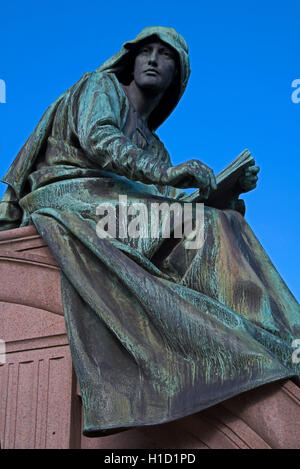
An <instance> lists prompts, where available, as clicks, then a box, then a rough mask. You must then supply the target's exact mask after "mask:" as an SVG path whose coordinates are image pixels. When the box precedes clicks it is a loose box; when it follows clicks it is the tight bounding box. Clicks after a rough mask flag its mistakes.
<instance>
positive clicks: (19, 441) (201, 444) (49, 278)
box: [0, 227, 300, 449]
mask: <svg viewBox="0 0 300 469" xmlns="http://www.w3.org/2000/svg"><path fill="white" fill-rule="evenodd" d="M0 278H1V287H0V339H1V340H4V342H5V346H6V354H5V362H3V363H1V361H0V441H1V448H7V449H8V448H17V449H21V448H26V449H29V448H37V449H43V448H61V449H64V448H65V449H66V448H103V449H125V448H131V449H132V448H133V449H138V448H148V449H163V448H164V449H171V448H175V449H186V448H189V449H193V448H194V449H206V448H212V449H221V448H228V449H234V448H235V449H248V448H256V449H263V448H300V388H299V387H297V386H296V385H295V384H294V383H293V382H291V381H287V382H277V383H273V384H270V385H266V386H262V387H261V388H258V389H255V390H253V391H250V392H247V393H243V394H241V395H239V396H237V397H235V398H233V399H230V400H228V401H226V402H223V403H222V404H219V405H217V406H214V407H212V408H210V409H207V410H205V411H203V412H200V413H198V414H195V415H192V416H189V417H186V418H184V419H180V420H178V421H176V422H171V423H168V424H164V425H156V426H151V427H141V428H137V429H131V430H128V431H125V432H122V433H118V434H115V435H111V436H107V437H104V438H86V437H84V436H82V431H81V425H82V408H81V399H80V393H79V392H78V388H77V383H76V377H75V374H74V371H73V367H72V360H71V354H70V349H69V345H68V340H67V336H66V330H65V322H64V317H63V310H62V300H61V289H60V269H59V267H58V265H57V263H56V261H55V260H54V258H53V256H52V254H51V252H50V250H49V249H48V247H47V246H46V244H45V242H44V241H43V239H42V238H41V237H40V236H39V235H38V233H37V232H36V230H35V228H34V227H26V228H19V229H17V230H10V231H5V232H0ZM0 358H1V359H2V361H4V360H3V356H2V355H0Z"/></svg>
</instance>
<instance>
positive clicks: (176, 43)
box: [97, 26, 190, 130]
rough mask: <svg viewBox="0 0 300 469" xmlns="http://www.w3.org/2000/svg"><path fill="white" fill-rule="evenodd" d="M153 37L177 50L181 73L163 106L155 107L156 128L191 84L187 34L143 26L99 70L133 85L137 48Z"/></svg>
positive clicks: (152, 118) (151, 122)
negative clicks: (134, 52)
mask: <svg viewBox="0 0 300 469" xmlns="http://www.w3.org/2000/svg"><path fill="white" fill-rule="evenodd" d="M152 36H155V37H158V38H159V39H160V40H161V41H163V42H165V43H166V44H168V45H169V46H171V47H172V48H173V49H174V50H175V52H176V55H177V58H178V65H179V74H178V76H177V79H176V81H175V82H174V83H172V85H171V86H170V87H169V88H168V89H167V91H166V92H165V94H164V96H163V97H162V99H161V101H160V103H159V105H158V106H157V107H156V108H155V110H154V111H153V112H152V114H151V116H150V118H149V121H148V123H149V127H150V128H151V129H153V130H155V129H157V127H159V126H160V125H161V124H162V123H163V122H164V121H165V120H166V118H167V117H168V116H169V115H170V114H171V112H172V111H173V110H174V108H175V107H176V105H177V103H178V102H179V100H180V98H181V96H182V95H183V93H184V90H185V88H186V86H187V83H188V79H189V76H190V61H189V52H188V46H187V43H186V42H185V40H184V39H183V37H182V36H181V35H180V34H178V33H177V32H176V31H175V29H173V28H166V27H164V26H149V27H147V28H145V29H143V30H142V31H141V32H140V34H138V36H137V37H136V38H135V39H134V40H132V41H128V42H125V43H124V44H123V46H122V49H121V50H120V51H119V52H118V53H117V54H115V55H113V56H112V57H111V58H110V59H108V60H106V62H104V63H103V64H102V65H101V66H100V67H99V68H98V69H97V71H99V72H104V71H106V72H112V73H115V74H116V76H117V77H118V78H119V80H120V81H122V82H123V83H124V82H126V81H128V84H129V81H130V80H131V79H132V78H131V72H132V70H133V57H134V55H133V51H134V49H135V48H136V46H137V45H138V43H139V42H141V41H143V40H145V39H149V38H150V37H152Z"/></svg>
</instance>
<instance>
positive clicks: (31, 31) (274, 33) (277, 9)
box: [0, 0, 300, 300]
mask: <svg viewBox="0 0 300 469" xmlns="http://www.w3.org/2000/svg"><path fill="white" fill-rule="evenodd" d="M0 13H1V30H0V41H1V42H0V44H1V56H0V57H1V60H0V79H2V80H4V81H5V84H6V103H0V175H1V177H2V176H3V175H4V173H5V172H6V170H7V169H8V167H9V165H10V163H11V162H12V160H13V159H14V157H15V155H16V154H17V152H18V151H19V149H20V147H21V146H22V144H23V143H24V142H25V140H26V139H27V137H28V136H29V135H30V133H31V132H32V130H33V129H34V127H35V125H36V123H37V122H38V120H39V119H40V117H41V115H42V114H43V112H44V111H45V109H46V108H47V107H48V106H49V104H51V102H52V101H53V100H54V99H55V98H56V97H57V96H58V95H59V94H60V93H62V92H63V91H64V90H65V89H67V88H69V87H70V86H72V85H73V84H74V83H75V82H76V81H77V80H78V79H79V78H80V77H81V75H82V74H83V73H85V72H87V71H92V70H94V69H95V68H97V67H98V66H99V65H100V64H101V63H102V62H104V60H106V59H107V58H108V57H110V56H111V55H113V54H114V53H115V52H117V51H118V50H119V49H120V46H121V44H122V43H123V42H125V41H126V40H128V39H133V38H134V37H135V36H136V35H137V34H138V33H139V32H140V30H141V29H142V28H144V27H145V26H151V25H161V26H172V27H174V28H175V29H177V31H178V32H179V33H181V34H182V35H183V36H184V38H185V39H186V41H187V42H188V45H189V49H190V58H191V68H192V74H191V78H190V82H189V85H188V88H187V91H186V93H185V94H184V96H183V98H182V100H181V102H180V103H179V105H178V106H177V108H176V110H175V111H174V113H173V114H172V115H171V116H170V117H169V119H168V120H167V121H166V122H165V123H164V124H163V125H162V126H161V128H160V129H159V130H158V134H159V136H160V138H161V139H162V140H163V141H164V143H165V145H166V147H167V148H168V150H169V152H170V154H171V157H172V161H173V163H174V164H177V163H180V162H183V161H185V160H188V159H191V158H197V159H200V160H201V161H203V162H204V163H206V164H207V165H209V166H210V167H212V168H213V169H214V170H215V172H218V171H220V170H221V169H223V167H224V166H226V165H227V164H228V163H229V162H230V161H231V160H232V159H233V158H235V157H236V156H237V155H238V154H239V153H240V152H241V151H242V150H243V149H244V148H249V149H250V151H251V152H252V154H253V155H254V156H255V158H256V162H257V164H258V165H259V166H260V167H261V172H260V180H259V184H258V187H257V189H256V190H255V191H253V192H251V193H248V194H246V195H245V196H244V199H245V201H246V204H247V213H246V219H247V221H248V222H249V224H250V225H251V227H252V229H253V231H254V233H255V234H256V236H257V237H258V239H259V240H260V242H261V243H262V245H263V246H264V248H265V250H266V252H267V253H268V254H269V256H270V257H271V259H272V261H273V262H274V264H275V266H276V268H277V270H278V271H279V272H280V274H281V275H282V277H283V278H284V280H285V282H286V283H287V285H288V286H289V287H290V289H291V291H292V292H293V294H294V295H295V296H296V297H297V299H298V300H299V298H300V285H299V281H298V277H299V264H300V254H299V245H298V238H299V226H300V221H299V190H300V182H299V175H300V152H299V148H300V128H299V124H300V102H299V103H298V104H296V103H293V102H292V99H291V96H292V92H293V91H295V88H292V86H291V85H292V82H293V80H295V79H300V61H299V42H300V41H299V35H300V6H299V2H296V1H289V0H287V1H285V2H274V1H272V2H271V1H264V0H261V1H256V0H252V1H248V0H243V1H233V0H228V1H226V2H225V1H220V0H216V1H214V2H211V1H207V2H204V1H201V0H185V1H184V2H180V1H178V0H173V1H169V0H160V1H158V0H151V1H149V2H147V1H143V0H140V1H137V0H131V1H130V2H121V1H119V0H115V1H114V2H108V1H105V2H104V1H90V0H85V1H84V2H83V1H81V2H78V1H76V0H73V1H72V2H71V1H68V0H67V1H66V0H61V1H57V0H52V1H51V2H47V1H45V2H37V1H30V0H29V1H26V2H23V1H22V2H21V1H14V2H2V3H1V7H0ZM0 96H1V94H0ZM299 97H300V93H299ZM4 189H5V185H4V184H0V196H1V195H2V194H3V192H4Z"/></svg>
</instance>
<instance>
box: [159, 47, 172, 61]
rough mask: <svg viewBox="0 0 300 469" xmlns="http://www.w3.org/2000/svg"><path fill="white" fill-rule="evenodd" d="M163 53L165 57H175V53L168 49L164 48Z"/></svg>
mask: <svg viewBox="0 0 300 469" xmlns="http://www.w3.org/2000/svg"><path fill="white" fill-rule="evenodd" d="M161 54H162V55H164V56H165V57H170V58H171V59H173V58H174V56H173V53H172V52H171V51H170V50H168V49H163V50H162V51H161Z"/></svg>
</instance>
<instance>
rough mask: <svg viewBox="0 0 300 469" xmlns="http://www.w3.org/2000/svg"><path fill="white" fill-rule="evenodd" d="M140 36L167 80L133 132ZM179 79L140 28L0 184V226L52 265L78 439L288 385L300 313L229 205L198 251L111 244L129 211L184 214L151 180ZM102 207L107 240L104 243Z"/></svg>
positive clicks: (37, 133)
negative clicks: (2, 186) (30, 233)
mask: <svg viewBox="0 0 300 469" xmlns="http://www.w3.org/2000/svg"><path fill="white" fill-rule="evenodd" d="M151 38H156V39H159V40H160V41H162V42H163V43H164V44H167V46H168V47H171V49H172V51H173V52H174V54H175V55H174V57H175V60H176V64H177V73H176V75H175V79H174V80H173V82H172V83H171V85H170V86H169V88H168V89H167V90H166V91H165V93H164V95H163V97H162V99H161V100H160V102H159V103H158V105H157V106H156V108H155V109H154V110H153V112H152V113H151V115H150V116H149V119H148V125H145V122H144V121H143V119H142V118H141V116H140V115H139V113H138V112H137V111H136V109H135V108H134V107H133V105H132V103H131V102H130V99H129V97H128V95H127V94H126V86H127V85H129V84H130V82H131V80H132V71H133V66H134V61H135V56H136V50H137V48H138V47H139V46H140V45H141V44H142V43H143V41H145V40H147V39H148V40H149V39H151ZM189 74H190V67H189V57H188V48H187V45H186V43H185V41H184V39H183V38H182V37H181V36H180V35H179V34H178V33H177V32H176V31H175V30H174V29H172V28H163V27H149V28H146V29H144V30H143V31H142V32H141V33H140V34H139V35H138V36H137V38H136V39H135V40H134V41H130V42H127V43H125V44H124V45H123V47H122V49H121V51H120V52H119V53H117V54H116V55H114V56H113V57H112V58H111V59H109V60H108V61H106V62H105V63H104V64H103V65H102V66H101V67H99V68H98V69H97V70H96V71H95V72H93V73H87V74H85V75H84V76H83V77H82V78H81V79H80V80H79V81H78V82H77V83H76V84H75V85H74V86H73V87H72V88H71V89H69V90H68V91H66V92H65V93H64V94H63V95H62V96H60V97H59V98H58V99H57V100H56V101H55V102H54V103H53V104H52V105H51V106H50V107H49V109H48V110H47V111H46V113H45V114H44V116H43V117H42V119H41V121H40V122H39V124H38V125H37V127H36V129H35V130H34V132H33V133H32V135H31V136H30V138H29V139H28V141H27V142H26V144H25V145H24V147H23V148H22V150H21V151H20V153H19V154H18V156H17V158H16V159H15V161H14V162H13V164H12V166H11V167H10V169H9V171H8V172H7V174H6V176H5V177H4V179H3V182H5V183H7V184H8V190H7V192H6V194H5V195H4V197H3V199H2V202H1V208H0V229H10V228H16V227H18V226H26V225H29V224H34V225H35V227H36V229H37V230H38V232H39V233H40V235H41V236H42V237H43V238H44V239H45V241H46V242H47V244H48V246H49V247H50V249H51V251H52V252H53V254H54V256H55V258H56V259H57V262H58V263H59V265H60V267H61V272H62V273H61V282H62V283H61V284H62V297H63V306H64V313H65V319H66V326H67V333H68V338H69V343H70V348H71V352H72V359H73V363H74V368H75V372H76V375H77V378H78V381H79V385H80V390H81V394H82V400H83V406H84V434H85V435H87V436H99V435H102V434H107V433H108V432H111V431H117V430H118V429H120V428H128V427H133V426H141V425H154V424H159V423H164V422H168V421H171V420H175V419H178V418H181V417H184V416H187V415H189V414H193V413H195V412H198V411H200V410H202V409H205V408H207V407H209V406H212V405H214V404H217V403H219V402H221V401H223V400H225V399H229V398H230V397H233V396H235V395H237V394H239V393H241V392H244V391H247V390H250V389H253V388H255V387H258V386H261V385H263V384H266V383H269V382H272V381H277V380H280V379H284V378H289V377H293V379H295V380H297V379H299V377H300V374H299V366H298V368H297V365H296V364H295V363H293V361H292V355H293V348H292V341H293V340H294V339H295V338H297V337H299V336H300V314H299V312H300V310H299V304H298V303H297V301H296V300H295V298H294V297H293V295H292V294H291V292H290V291H289V290H288V288H287V287H286V285H285V284H284V282H283V280H282V279H281V277H280V276H279V274H278V272H277V271H276V269H275V268H274V266H273V265H272V263H271V261H270V259H269V258H268V256H267V255H266V253H265V252H264V250H263V248H262V247H261V245H260V244H259V242H258V240H257V239H256V237H255V235H254V234H253V232H252V231H251V229H250V227H249V226H248V225H247V223H246V221H245V220H244V218H243V216H242V215H241V214H240V213H239V211H238V208H240V206H241V204H237V205H236V207H235V206H234V204H233V203H232V201H230V200H228V201H227V202H228V207H227V209H226V206H224V203H223V205H222V207H221V205H220V206H219V207H218V208H213V207H209V206H205V210H204V242H203V245H201V246H199V248H198V249H186V246H187V238H186V237H184V236H183V237H182V238H176V237H175V236H173V237H169V238H168V237H164V236H163V235H162V231H161V225H160V230H159V235H158V236H155V237H151V236H150V237H149V236H148V237H147V236H146V235H145V236H137V237H136V236H130V235H128V233H125V235H124V232H123V234H122V233H121V229H123V228H124V226H123V225H124V217H123V215H124V213H126V215H125V221H126V223H127V224H128V221H129V220H132V219H131V218H130V215H128V213H129V209H130V207H132V206H136V205H135V204H140V205H142V204H143V206H144V207H147V208H149V209H150V208H151V206H152V205H153V204H154V203H156V204H157V203H158V202H159V203H162V202H164V203H166V204H169V206H170V205H171V204H173V203H174V202H175V201H178V205H179V206H180V207H181V208H182V209H184V208H185V205H186V203H185V202H184V199H183V196H184V193H183V191H181V190H178V189H175V188H174V187H171V186H168V185H166V184H165V182H164V181H165V180H164V175H165V174H166V172H167V171H168V169H169V168H170V167H172V165H171V160H170V156H169V154H168V152H167V150H166V149H165V147H164V145H163V144H162V142H161V141H160V140H159V138H158V137H157V135H156V134H155V130H156V129H157V127H158V126H159V125H160V124H161V123H162V122H163V121H164V120H165V119H166V118H167V117H168V116H169V114H170V113H171V112H172V111H173V110H174V108H175V106H176V104H177V103H178V101H179V100H180V98H181V96H182V94H183V92H184V90H185V88H186V85H187V82H188V78H189ZM120 196H122V200H121V199H120ZM105 204H106V205H105ZM99 206H100V209H99ZM101 207H102V208H101ZM103 207H104V208H106V210H107V211H108V212H109V215H108V218H107V220H109V221H110V222H111V226H112V227H113V228H112V230H113V231H114V233H113V234H114V235H111V236H108V237H107V238H103V236H100V235H101V233H102V234H103V229H102V228H103V224H101V223H99V220H100V217H99V215H100V214H101V215H103V214H104V212H103V211H102V209H103ZM194 209H195V206H194V204H193V210H194ZM131 215H132V212H131ZM190 216H191V218H192V219H193V221H195V220H194V217H195V212H194V211H193V212H192V213H191V215H190ZM126 217H127V218H126ZM139 220H141V219H139ZM172 220H173V219H172ZM143 224H144V225H143V227H142V228H143V229H144V230H145V228H149V227H150V225H151V220H148V219H146V218H145V217H144V219H143ZM145 225H148V226H145ZM174 229H175V224H174V220H173V221H171V233H172V230H174ZM143 233H145V231H143ZM110 234H111V233H110Z"/></svg>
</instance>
